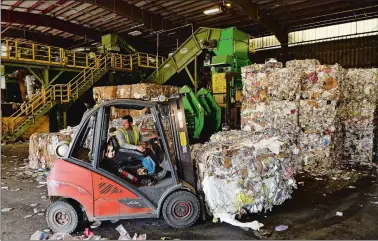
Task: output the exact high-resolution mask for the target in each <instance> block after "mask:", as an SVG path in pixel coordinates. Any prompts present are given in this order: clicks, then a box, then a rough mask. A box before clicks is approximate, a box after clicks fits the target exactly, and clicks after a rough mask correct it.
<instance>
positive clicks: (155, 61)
mask: <svg viewBox="0 0 378 241" xmlns="http://www.w3.org/2000/svg"><path fill="white" fill-rule="evenodd" d="M136 55H137V60H138V66H139V67H145V68H157V67H159V66H160V65H161V64H162V63H164V61H165V58H164V57H163V56H157V55H153V54H146V53H137V54H136Z"/></svg>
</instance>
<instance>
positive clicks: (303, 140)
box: [298, 133, 333, 152]
mask: <svg viewBox="0 0 378 241" xmlns="http://www.w3.org/2000/svg"><path fill="white" fill-rule="evenodd" d="M298 145H299V149H300V151H301V152H314V151H326V150H330V149H331V147H332V145H333V144H332V135H327V134H305V133H301V134H299V135H298Z"/></svg>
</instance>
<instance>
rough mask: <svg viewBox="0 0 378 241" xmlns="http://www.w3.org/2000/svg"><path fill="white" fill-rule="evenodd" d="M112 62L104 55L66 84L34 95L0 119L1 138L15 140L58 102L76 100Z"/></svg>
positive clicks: (51, 87)
mask: <svg viewBox="0 0 378 241" xmlns="http://www.w3.org/2000/svg"><path fill="white" fill-rule="evenodd" d="M111 64H112V56H111V55H110V54H109V55H105V56H104V57H101V58H99V60H98V61H96V62H93V63H92V64H91V65H89V66H88V68H85V69H83V70H82V71H81V72H80V73H79V74H77V75H76V76H75V77H74V78H73V79H72V80H71V81H70V82H68V83H67V84H56V85H51V86H49V87H48V88H47V89H45V90H42V93H41V94H38V95H35V96H34V97H33V98H32V99H31V100H30V101H28V102H26V103H24V104H23V105H22V106H21V108H20V109H19V110H18V111H17V112H15V113H14V114H13V115H11V116H10V118H8V121H4V120H2V125H3V133H2V139H3V140H15V139H16V138H18V137H20V136H21V135H22V134H23V133H24V132H25V131H26V130H27V129H28V128H29V127H30V126H31V125H32V124H33V123H35V122H36V120H38V119H39V118H41V117H42V116H44V115H45V114H46V113H47V112H48V111H49V110H50V109H51V108H52V107H54V106H55V105H56V104H58V103H71V102H74V101H76V100H77V99H78V98H79V97H80V96H81V95H82V94H83V93H85V92H86V91H87V90H88V89H89V88H90V87H91V86H93V84H94V83H96V82H97V81H98V80H100V79H101V77H102V76H103V75H104V74H105V73H106V72H107V70H108V68H110V66H111Z"/></svg>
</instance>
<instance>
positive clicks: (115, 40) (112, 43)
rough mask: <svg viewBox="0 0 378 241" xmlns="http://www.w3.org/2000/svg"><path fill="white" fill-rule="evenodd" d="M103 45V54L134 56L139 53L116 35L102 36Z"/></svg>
mask: <svg viewBox="0 0 378 241" xmlns="http://www.w3.org/2000/svg"><path fill="white" fill-rule="evenodd" d="M101 45H102V46H101V49H100V51H101V52H102V53H105V52H117V53H126V54H133V53H136V52H137V51H136V50H135V48H134V47H133V46H131V45H130V44H128V43H127V42H126V41H125V40H124V39H122V38H120V37H119V36H118V35H116V34H106V35H103V36H101Z"/></svg>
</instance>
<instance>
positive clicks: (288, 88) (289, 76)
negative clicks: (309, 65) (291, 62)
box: [268, 68, 302, 100]
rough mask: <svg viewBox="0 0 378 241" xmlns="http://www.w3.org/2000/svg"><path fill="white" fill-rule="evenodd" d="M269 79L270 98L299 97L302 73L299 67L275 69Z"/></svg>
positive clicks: (290, 98) (296, 98) (286, 98)
mask: <svg viewBox="0 0 378 241" xmlns="http://www.w3.org/2000/svg"><path fill="white" fill-rule="evenodd" d="M268 79H269V81H268V93H269V100H298V99H299V97H300V87H301V79H302V74H301V72H300V71H298V70H297V69H295V68H281V69H273V70H272V71H271V72H270V73H269V75H268Z"/></svg>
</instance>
